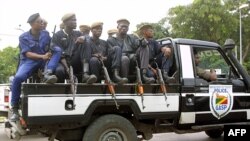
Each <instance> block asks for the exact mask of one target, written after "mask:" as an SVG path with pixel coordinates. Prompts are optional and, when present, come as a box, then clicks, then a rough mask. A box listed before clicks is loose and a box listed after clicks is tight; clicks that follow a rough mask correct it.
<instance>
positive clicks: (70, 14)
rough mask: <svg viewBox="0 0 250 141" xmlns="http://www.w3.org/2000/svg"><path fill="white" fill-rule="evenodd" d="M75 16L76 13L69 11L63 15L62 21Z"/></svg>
mask: <svg viewBox="0 0 250 141" xmlns="http://www.w3.org/2000/svg"><path fill="white" fill-rule="evenodd" d="M73 16H76V15H75V13H67V14H65V15H64V16H63V17H62V21H63V22H65V21H67V20H69V19H70V18H72V17H73Z"/></svg>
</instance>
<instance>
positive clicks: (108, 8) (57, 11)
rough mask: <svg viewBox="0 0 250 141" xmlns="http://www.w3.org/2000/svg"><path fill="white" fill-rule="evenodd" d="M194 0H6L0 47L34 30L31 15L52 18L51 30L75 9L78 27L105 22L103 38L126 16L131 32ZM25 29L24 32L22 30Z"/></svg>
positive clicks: (0, 11)
mask: <svg viewBox="0 0 250 141" xmlns="http://www.w3.org/2000/svg"><path fill="white" fill-rule="evenodd" d="M192 1H193V0H50V1H48V0H6V1H4V2H1V4H0V50H1V49H3V48H4V47H7V46H14V47H15V46H17V44H18V36H19V35H20V34H22V33H23V31H28V30H29V29H30V26H29V24H28V23H27V19H28V17H29V16H30V15H31V14H34V13H40V15H41V17H42V18H45V19H46V20H47V21H48V27H47V30H48V31H49V32H50V33H51V32H52V30H53V27H54V26H55V25H57V30H59V25H60V23H61V18H62V16H63V15H64V14H66V13H69V12H74V13H75V14H76V18H77V29H78V26H79V25H81V24H88V25H91V24H92V23H93V22H97V21H101V22H103V23H104V25H103V34H102V36H101V38H102V39H106V38H107V30H109V29H111V28H116V26H117V23H116V21H117V20H118V19H120V18H126V19H128V20H129V21H130V29H129V33H131V32H133V31H135V30H136V25H137V24H139V23H141V22H151V23H154V22H158V21H159V20H160V19H162V18H163V17H165V16H166V15H167V11H168V9H170V8H171V7H174V6H178V5H186V4H190V3H191V2H192ZM22 30H23V31H22Z"/></svg>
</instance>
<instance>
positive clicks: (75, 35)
mask: <svg viewBox="0 0 250 141" xmlns="http://www.w3.org/2000/svg"><path fill="white" fill-rule="evenodd" d="M62 21H63V24H64V29H62V30H60V31H58V32H57V33H56V34H55V38H54V40H53V43H54V44H55V45H56V46H58V47H60V48H61V49H62V50H63V52H64V53H65V54H67V55H68V56H69V61H70V62H69V63H70V65H71V66H72V67H73V70H74V75H76V77H77V78H78V80H81V81H82V82H83V83H88V84H91V83H94V82H96V76H94V75H89V62H88V59H89V56H90V55H91V49H90V48H89V47H88V46H87V45H86V38H85V36H83V34H82V33H81V32H80V31H76V30H74V29H76V26H77V25H76V16H75V14H74V13H68V14H65V15H64V16H63V17H62ZM67 69H68V66H67V63H66V59H65V56H64V55H62V58H61V63H59V65H58V67H57V69H56V75H57V77H58V79H59V82H61V83H63V82H64V80H65V78H66V76H67V73H66V72H67Z"/></svg>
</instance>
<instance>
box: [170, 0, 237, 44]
mask: <svg viewBox="0 0 250 141" xmlns="http://www.w3.org/2000/svg"><path fill="white" fill-rule="evenodd" d="M167 19H169V23H170V25H171V27H172V29H171V34H172V35H173V36H175V37H183V38H191V39H200V40H208V41H213V42H217V43H219V44H223V43H224V41H225V40H226V39H227V38H230V37H231V36H232V35H234V33H235V32H236V31H237V28H235V27H236V26H237V20H236V19H235V18H234V16H232V14H231V13H230V11H228V10H227V8H226V6H225V5H224V4H223V3H222V1H221V0H194V2H193V3H192V4H190V5H187V6H177V7H174V8H172V9H170V11H169V16H168V18H167Z"/></svg>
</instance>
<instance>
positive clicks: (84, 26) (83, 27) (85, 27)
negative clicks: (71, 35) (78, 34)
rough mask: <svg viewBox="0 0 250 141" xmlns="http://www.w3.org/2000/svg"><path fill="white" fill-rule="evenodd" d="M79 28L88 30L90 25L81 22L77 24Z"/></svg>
mask: <svg viewBox="0 0 250 141" xmlns="http://www.w3.org/2000/svg"><path fill="white" fill-rule="evenodd" d="M79 28H80V30H90V26H88V25H85V24H82V25H80V26H79Z"/></svg>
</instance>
